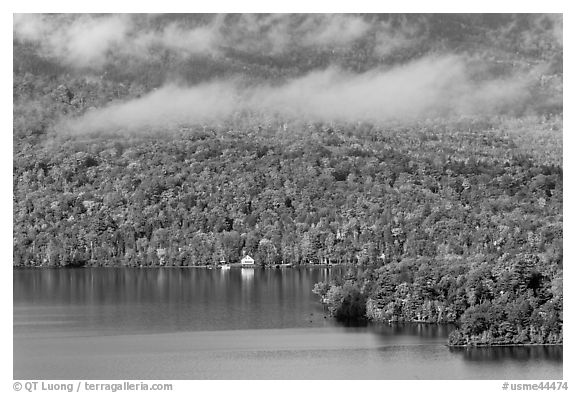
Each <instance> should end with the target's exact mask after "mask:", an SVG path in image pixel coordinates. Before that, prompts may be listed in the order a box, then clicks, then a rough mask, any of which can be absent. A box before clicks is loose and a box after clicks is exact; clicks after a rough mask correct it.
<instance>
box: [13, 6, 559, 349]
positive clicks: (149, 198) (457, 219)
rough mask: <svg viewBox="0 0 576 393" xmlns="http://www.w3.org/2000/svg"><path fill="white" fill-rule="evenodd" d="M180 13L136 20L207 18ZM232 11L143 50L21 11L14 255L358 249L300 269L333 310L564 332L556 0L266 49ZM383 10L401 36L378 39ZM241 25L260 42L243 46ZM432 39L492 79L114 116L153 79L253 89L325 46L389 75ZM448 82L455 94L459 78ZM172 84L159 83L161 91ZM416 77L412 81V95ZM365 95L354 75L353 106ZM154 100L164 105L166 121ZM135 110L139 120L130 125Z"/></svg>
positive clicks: (21, 259) (156, 259) (120, 258)
mask: <svg viewBox="0 0 576 393" xmlns="http://www.w3.org/2000/svg"><path fill="white" fill-rule="evenodd" d="M47 18H48V17H47ZM52 18H54V20H55V21H56V22H58V18H62V17H61V16H53V17H52ZM65 18H69V16H66V17H65ZM70 18H73V17H71V16H70ZM79 18H80V19H82V18H81V17H79ZM100 18H106V16H102V17H100ZM182 18H183V17H182V16H156V17H155V18H149V19H147V18H145V17H143V16H139V17H137V18H135V20H134V21H132V23H133V24H134V25H135V26H137V28H138V29H140V28H142V29H143V28H144V27H146V26H147V28H151V29H152V30H151V31H153V32H158V31H160V30H158V29H159V26H163V25H165V24H166V23H167V21H170V23H178V24H177V25H175V26H178V27H179V28H180V29H184V28H189V29H198V28H199V27H198V26H200V27H202V28H203V26H205V25H206V24H208V25H210V26H213V25H214V23H215V22H214V21H213V20H212V19H211V18H210V17H209V16H195V17H189V18H184V19H182ZM227 18H228V19H229V20H228V21H227V24H226V26H229V25H231V26H240V27H238V29H237V30H234V29H233V28H229V29H230V31H227V30H226V29H223V28H221V27H220V30H219V32H220V35H219V36H218V37H220V39H221V40H222V42H227V43H228V46H226V45H223V43H222V42H220V44H219V45H218V46H217V49H218V52H217V53H216V54H215V53H213V52H210V53H208V54H206V53H201V54H198V53H192V54H187V56H182V55H176V54H175V52H174V48H172V47H168V46H166V45H165V46H163V45H164V44H160V43H159V42H164V41H158V42H156V41H155V43H154V45H152V47H151V48H148V49H147V52H146V57H144V59H143V60H142V59H136V60H135V59H134V56H136V55H135V54H134V53H132V52H130V53H128V54H126V53H125V52H122V51H118V52H114V50H113V49H114V47H113V48H109V51H108V52H106V53H104V54H100V55H102V56H104V60H102V61H100V63H95V62H94V63H93V64H77V62H78V60H77V59H78V58H77V57H73V56H71V53H72V54H73V52H71V48H69V47H64V49H65V50H64V49H62V48H60V47H59V46H56V45H55V44H54V45H53V46H49V47H45V46H43V44H42V43H41V42H40V41H39V40H38V39H36V38H35V36H34V34H32V33H31V32H33V31H35V30H34V29H33V28H32V27H35V28H38V29H39V30H41V31H43V32H46V31H48V32H49V33H50V32H52V33H54V32H60V33H59V34H63V33H62V32H61V31H60V30H54V29H57V28H56V27H54V26H53V25H51V23H53V22H54V20H52V19H50V18H48V19H41V20H33V21H32V22H31V21H28V20H24V21H22V20H21V19H19V18H16V17H15V40H14V74H13V80H14V83H13V87H14V92H13V96H14V128H13V144H14V153H13V162H14V164H13V196H14V197H13V200H14V203H13V211H14V213H13V220H14V222H13V226H14V232H13V233H14V241H13V244H14V250H13V265H14V266H15V267H36V266H42V267H75V266H132V267H136V266H177V267H180V266H203V265H211V264H215V263H219V262H220V261H222V260H224V261H226V262H229V263H232V262H238V261H239V259H240V258H241V257H242V255H244V254H249V255H251V256H253V257H254V259H255V260H256V263H257V264H260V265H273V264H279V263H282V262H284V263H288V262H290V263H294V264H307V263H316V264H318V263H330V264H331V263H346V264H349V265H350V266H352V267H361V268H360V269H355V268H354V269H352V270H350V272H349V274H348V275H346V276H345V277H343V278H342V279H341V280H339V281H336V282H329V283H318V284H317V285H316V287H315V288H314V291H315V293H317V294H318V295H320V296H321V298H322V300H323V301H324V302H325V303H326V304H327V305H328V309H329V310H330V312H331V313H332V314H333V315H334V316H336V317H338V318H342V319H348V318H368V319H370V320H373V321H382V322H395V321H417V322H428V323H456V324H458V326H459V328H458V329H457V330H456V331H455V332H454V333H453V334H452V335H451V337H450V343H451V344H454V345H463V344H513V343H515V344H518V343H522V344H525V343H550V344H554V343H561V342H562V304H563V303H562V299H563V298H562V277H563V276H562V272H563V269H562V263H563V259H562V195H563V192H562V189H563V173H562V168H563V167H562V129H563V126H562V44H561V37H560V42H558V40H557V28H558V27H557V24H558V23H560V24H561V20H560V22H558V21H557V20H556V19H554V18H548V17H543V16H537V15H532V16H527V15H507V16H497V15H492V16H483V15H476V16H469V15H450V16H448V15H412V16H399V15H397V16H375V15H369V16H357V18H359V19H358V21H355V22H354V23H356V24H353V25H352V26H353V27H356V30H358V31H360V30H361V29H360V27H357V26H364V25H362V24H361V23H364V24H366V26H373V25H378V26H384V27H382V28H379V29H380V30H374V31H373V30H369V29H370V28H369V27H365V30H362V31H363V33H362V34H363V35H360V36H358V37H357V38H355V39H354V40H351V41H342V38H341V36H338V37H340V38H338V40H336V41H334V42H327V41H326V39H324V41H321V42H320V43H318V42H317V39H316V41H311V42H312V43H310V44H309V45H308V46H305V47H304V44H297V43H294V42H288V44H285V47H282V48H281V49H278V48H276V47H273V46H272V41H266V40H264V39H262V40H260V41H259V38H261V37H268V36H266V35H263V34H264V33H262V31H264V32H267V31H269V30H270V29H271V26H275V25H274V23H280V22H278V20H274V21H273V22H269V21H267V20H266V19H265V18H266V17H265V16H261V19H260V20H259V19H254V20H248V22H249V23H252V24H253V25H250V26H251V27H252V29H247V28H246V27H245V25H246V23H248V22H246V21H245V20H244V19H242V17H241V16H235V15H229V16H227ZM291 18H292V19H290V18H288V19H289V20H288V22H284V19H282V23H286V25H287V26H289V28H292V29H294V31H295V33H294V34H295V35H298V34H300V35H301V36H305V35H304V34H305V33H304V30H305V29H310V28H311V27H310V26H312V24H311V22H309V21H307V20H306V18H304V17H302V16H292V17H291ZM299 18H300V19H299ZM302 18H304V19H302ZM94 20H96V21H98V20H99V19H98V18H96V17H94V19H90V20H89V22H90V23H96V22H94ZM262 20H264V22H262ZM174 21H176V22H174ZM24 22H26V23H28V24H26V25H25V27H26V28H23V27H21V26H24ZM65 22H66V23H69V24H73V23H76V22H74V19H72V20H68V19H66V21H65ZM86 23H88V22H86ZM322 23H324V22H322ZM334 23H336V22H334ZM338 23H339V24H338V26H341V24H342V23H344V22H341V21H338ZM358 23H360V25H358ZM31 26H32V27H31ZM38 26H40V27H41V28H39V27H38ZM143 26H144V27H143ZM150 26H152V27H150ZM171 26H172V25H171ZM254 26H258V28H260V29H261V31H260V30H258V31H254V30H257V29H256V28H255V27H254ZM346 26H347V25H346ZM42 29H44V30H42ZM50 29H53V30H50ZM366 29H368V30H366ZM382 29H383V30H382ZM326 30H327V31H332V30H330V29H328V28H327V29H326ZM356 30H354V31H356ZM75 31H77V30H75ZM166 31H167V30H163V32H164V36H162V37H164V38H165V37H166V34H167V33H166ZM193 31H195V30H193ZM238 31H242V32H244V33H243V34H244V35H238ZM345 31H346V30H345ZM350 31H352V30H350ZM382 31H384V32H387V34H389V37H393V38H394V40H393V41H390V42H393V43H394V45H392V46H390V47H386V50H384V49H382V43H381V42H379V41H378V39H377V37H379V36H378V34H380V33H382ZM560 31H561V26H560ZM54 34H56V33H54ZM147 34H148V35H142V36H143V37H149V36H150V34H152V33H147ZM316 34H317V36H320V37H324V36H322V34H327V33H325V32H323V31H321V32H316ZM400 35H401V37H399V36H400ZM271 36H273V35H271ZM222 37H224V38H222ZM231 37H235V39H236V40H237V41H234V40H232V38H231ZM254 37H256V38H254ZM315 37H316V36H315ZM555 37H556V38H555ZM140 40H142V39H140ZM231 40H232V41H231ZM242 40H244V41H242ZM250 40H252V41H258V42H261V47H258V48H256V49H254V48H253V46H247V45H246V46H243V45H240V44H241V43H242V42H249V41H250ZM390 40H392V38H390ZM252 41H250V42H252ZM49 42H53V41H49ZM139 42H140V41H139ZM298 42H304V41H298ZM252 44H253V42H252ZM267 45H268V46H267ZM176 49H178V47H177V48H176ZM443 53H450V54H454V53H456V54H457V55H458V56H466V62H465V65H466V70H467V71H466V78H465V79H464V77H462V79H461V80H458V81H457V82H458V88H461V86H462V85H463V84H465V83H468V84H470V86H472V87H473V90H474V91H476V90H481V89H480V87H482V86H484V85H480V84H479V83H481V82H478V80H481V81H483V80H487V79H489V80H491V81H498V83H500V84H499V85H494V84H491V85H489V86H488V87H486V88H485V89H484V90H482V91H483V92H484V93H483V95H482V96H481V97H480V96H478V97H476V98H475V99H474V101H470V103H469V105H468V106H467V107H466V110H463V109H462V110H457V111H455V110H454V109H453V106H454V104H455V103H456V102H458V101H461V98H460V96H458V97H457V99H456V100H455V101H454V100H448V99H447V100H446V105H441V106H438V105H436V104H435V103H434V104H433V105H432V104H430V103H429V101H431V102H436V101H439V98H440V97H442V98H443V97H445V96H446V94H444V93H443V94H442V95H437V96H432V98H431V100H429V101H426V102H425V104H426V106H423V107H422V108H423V109H422V110H419V111H418V113H416V114H415V113H414V112H410V111H406V109H405V108H404V107H403V106H398V107H394V108H395V113H394V116H393V115H389V116H388V115H387V116H384V117H378V116H376V117H374V115H373V114H374V113H376V112H377V113H387V112H386V111H385V110H383V111H379V112H378V111H376V112H375V111H374V108H373V107H371V106H360V108H359V109H357V108H355V111H353V112H350V113H348V112H346V111H347V108H346V107H343V108H339V109H337V111H338V112H341V113H343V115H342V116H336V118H335V119H334V120H331V118H330V115H331V113H332V112H330V111H327V110H326V109H325V108H324V107H323V108H321V109H322V110H319V111H317V112H318V115H316V113H314V114H315V116H311V115H310V116H309V112H306V110H304V111H303V112H302V113H303V115H298V116H288V115H286V113H278V112H274V111H272V110H267V109H268V108H267V107H265V108H266V110H262V107H261V106H257V108H258V110H257V111H253V110H250V109H251V108H248V109H247V108H245V107H242V108H240V109H238V110H237V108H236V107H233V110H231V111H230V113H226V114H224V115H222V114H221V113H218V114H217V116H214V117H213V118H211V119H205V118H202V119H199V120H198V121H195V120H194V119H192V120H191V119H190V116H189V115H188V113H189V110H188V109H186V111H185V112H186V113H187V115H186V116H184V117H183V116H182V114H181V113H177V114H176V115H175V116H176V117H177V118H178V119H179V121H178V122H177V123H173V122H171V121H170V120H171V119H173V118H174V117H173V116H172V115H173V114H174V113H175V112H174V111H173V109H170V110H171V112H170V111H168V112H163V113H160V114H159V115H158V116H155V117H153V118H151V117H147V116H149V113H146V112H150V111H147V110H146V109H145V110H142V111H140V112H137V113H136V115H131V117H128V119H129V120H128V121H124V117H122V116H120V114H122V115H123V114H125V113H126V108H132V107H137V105H139V103H142V102H146V100H147V97H152V96H153V95H154V94H156V93H155V92H165V91H166V90H164V88H163V86H164V85H166V84H167V83H172V84H173V83H179V84H182V85H186V86H189V85H194V84H196V83H199V82H202V81H211V80H215V79H217V78H221V77H223V76H226V75H233V77H234V78H238V75H242V78H243V82H242V83H244V85H242V86H248V87H246V89H247V90H248V89H252V87H251V86H254V85H255V84H257V83H262V82H263V81H264V82H266V83H269V84H270V86H272V87H270V88H269V89H273V88H274V86H276V85H278V84H281V83H285V82H286V81H289V80H291V78H298V77H301V76H304V79H303V80H304V81H306V79H305V78H306V77H305V75H307V74H308V73H309V72H310V71H313V70H315V69H318V68H322V67H327V66H332V65H337V66H338V67H339V68H340V69H343V70H345V71H346V72H347V73H358V74H361V73H364V72H368V73H369V72H370V70H372V69H376V68H377V67H380V68H382V69H384V70H392V71H389V73H388V74H385V75H386V77H385V78H384V79H383V80H384V81H386V82H389V80H390V78H392V77H391V76H389V75H392V76H394V75H397V74H399V73H401V72H404V71H402V70H404V69H408V70H410V68H409V67H407V68H402V69H401V71H394V70H395V68H394V67H396V66H397V65H402V64H405V63H407V62H409V61H412V60H414V59H418V58H422V57H425V56H428V55H430V54H433V55H435V56H436V55H439V54H443ZM63 56H64V57H63ZM66 56H67V57H66ZM62 59H67V60H66V61H64V60H62ZM71 59H72V60H71ZM99 59H100V58H99ZM137 60H139V61H137ZM480 63H482V66H480V65H479V64H480ZM424 64H425V65H430V64H431V65H430V67H433V65H434V63H424ZM442 64H452V63H450V62H449V63H442ZM458 64H459V63H458ZM440 68H441V67H440ZM459 69H460V68H458V67H456V68H454V70H455V72H456V71H458V70H459ZM417 70H418V72H421V71H420V69H417ZM469 70H472V71H469ZM387 72H388V71H387ZM394 72H396V74H394ZM406 72H408V71H406ZM458 72H459V71H458ZM345 75H348V74H345ZM361 75H368V74H361ZM400 75H402V74H400ZM518 75H522V81H523V84H522V85H521V86H522V92H521V93H522V94H520V93H518V94H515V95H514V99H507V100H504V99H503V98H502V94H503V93H502V91H501V90H503V89H504V90H505V89H507V88H508V89H509V90H511V87H510V86H511V85H510V84H502V83H501V82H502V80H503V79H505V78H512V79H514V78H516V79H518V78H519V77H518ZM337 76H338V77H341V75H340V74H338V75H337ZM386 78H388V79H386ZM409 79H410V78H409ZM516 79H514V80H516ZM351 80H352V81H356V79H351ZM375 80H376V81H377V82H378V83H379V81H381V80H382V79H375ZM470 81H474V84H472V82H470ZM300 83H303V82H300ZM350 83H353V82H350ZM350 83H349V84H350ZM446 83H451V82H450V81H447V82H446ZM297 86H300V85H297ZM344 86H345V87H346V88H345V89H343V91H344V92H346V93H354V92H357V89H354V88H350V87H348V85H344ZM426 86H431V85H430V84H426ZM449 86H450V87H449V93H450V94H453V93H454V92H459V93H461V92H463V91H464V90H454V87H453V86H452V85H449ZM494 86H496V87H498V86H499V87H500V88H501V89H497V88H496V87H494ZM504 86H506V87H504ZM514 86H516V85H514ZM417 90H418V89H417ZM495 90H498V91H495ZM311 91H312V90H311ZM443 91H444V90H443ZM170 92H172V93H170ZM290 92H292V90H290ZM486 92H489V93H490V95H487V94H488V93H486ZM178 94H180V93H179V91H177V90H176V91H172V90H168V93H167V94H166V95H165V98H164V100H165V101H167V103H168V105H169V106H170V107H171V108H172V107H178V105H179V104H178V102H177V101H178V97H179V96H178ZM275 94H276V96H277V95H278V94H280V93H275ZM291 94H292V93H291ZM334 94H336V95H337V94H338V92H335V93H334ZM254 95H255V96H256V97H258V95H257V94H256V93H255V94H254ZM421 95H422V92H421V91H419V90H418V98H417V97H416V96H410V97H408V102H414V105H418V103H419V102H420V105H424V104H422V101H418V99H420V98H421V97H420V96H421ZM276 96H275V95H273V94H269V95H267V96H266V98H267V99H266V100H263V101H267V102H268V101H270V102H273V99H275V98H276ZM397 96H398V95H397ZM186 97H189V96H188V95H187V96H186ZM202 97H204V96H202ZM283 97H284V96H283ZM268 98H269V100H268ZM321 98H323V97H321ZM207 99H208V98H207ZM283 99H284V98H283ZM372 99H373V97H371V96H370V94H366V95H365V96H362V95H360V96H357V97H353V100H352V101H350V104H347V105H346V106H347V107H350V106H353V105H355V103H357V102H363V101H370V100H372ZM399 99H401V97H400V98H399ZM218 102H220V101H218ZM487 102H489V103H491V104H492V105H487ZM123 103H128V104H125V105H132V107H128V106H123V107H122V106H120V105H123ZM131 103H132V104H131ZM280 103H281V104H284V103H285V101H280ZM289 104H290V105H291V102H289ZM315 104H316V103H315V102H311V104H310V105H308V104H307V106H310V107H312V108H313V109H315V108H316V107H315V106H314V105H315ZM115 105H116V106H120V108H124V109H119V110H115V109H114V108H116V107H115ZM198 105H200V104H198ZM366 105H369V104H366ZM388 105H389V106H391V105H393V103H389V104H388ZM253 106H254V105H253ZM158 107H159V103H158V102H157V101H153V105H152V107H150V108H152V109H153V110H155V109H156V108H158ZM254 107H255V106H254ZM469 107H472V108H473V109H474V110H472V111H471V110H470V108H469ZM107 108H108V109H107ZM110 108H112V109H110ZM145 108H147V107H145ZM294 108H300V107H297V106H294ZM376 109H379V108H376ZM476 110H477V111H476ZM99 111H100V112H99ZM310 113H311V112H310ZM362 113H367V114H369V116H368V118H367V120H362V116H361V115H358V114H362ZM403 113H406V114H407V116H406V119H403V118H402V114H403ZM99 114H100V115H99ZM396 115H398V116H396ZM98 116H100V117H98ZM169 116H172V117H171V118H168V117H169ZM382 116H383V115H382ZM102 118H105V119H104V120H106V121H108V123H107V122H105V121H103V120H102ZM94 119H96V120H94ZM147 119H151V120H150V121H148V120H147ZM158 119H160V123H159V124H164V123H162V122H165V124H166V126H165V127H161V128H158V125H157V123H158ZM139 122H143V123H146V124H147V126H146V127H140V126H139V127H138V128H134V127H132V125H133V124H140V123H139ZM96 123H97V124H98V125H97V126H94V124H96Z"/></svg>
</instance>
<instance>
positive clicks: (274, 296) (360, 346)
mask: <svg viewBox="0 0 576 393" xmlns="http://www.w3.org/2000/svg"><path fill="white" fill-rule="evenodd" d="M341 273H342V270H340V271H339V270H338V269H334V268H332V269H321V268H316V269H270V270H264V269H234V268H232V269H230V270H228V271H226V270H224V271H221V270H207V269H190V268H188V269H111V268H93V269H89V268H86V269H73V270H72V269H71V270H64V269H60V270H56V269H54V270H47V269H29V270H14V272H13V280H14V359H15V366H14V373H15V375H17V376H19V377H21V378H20V379H23V378H33V377H34V378H38V377H44V378H56V377H59V378H60V379H66V378H72V379H77V378H79V377H82V376H84V377H86V376H92V377H93V379H98V378H104V379H110V378H112V379H114V378H125V377H126V376H132V377H133V379H141V378H143V377H148V378H150V377H152V376H154V377H156V378H168V377H174V378H185V379H187V378H191V377H199V378H215V377H216V378H222V377H225V378H232V379H240V378H246V377H247V376H248V377H253V378H254V377H256V378H271V377H272V376H273V377H274V378H282V377H284V378H294V379H302V378H321V379H326V378H363V379H381V378H384V379H416V378H420V379H438V378H444V379H453V378H469V379H491V378H497V379H521V378H538V379H544V378H552V377H554V378H559V379H561V377H562V348H561V347H521V348H510V347H498V348H448V347H447V346H446V342H447V337H448V335H449V333H450V332H451V330H452V329H453V327H452V326H446V325H433V324H394V325H387V324H372V323H366V322H363V323H357V324H342V323H338V322H336V321H334V320H333V319H331V318H326V316H325V313H324V308H323V306H322V305H321V304H320V303H319V302H318V299H317V298H316V297H315V295H314V294H313V293H312V287H313V285H314V283H315V282H318V281H320V280H330V279H332V278H334V276H335V275H338V274H341ZM171 332H178V334H165V335H164V334H154V333H171ZM131 333H146V338H145V339H142V336H138V335H130V334H131ZM46 336H48V337H50V339H49V340H46ZM79 336H80V337H79ZM95 353H97V354H99V355H97V356H95V355H94V354H95ZM70 354H74V359H75V361H74V362H70ZM111 365H113V366H111ZM191 370H192V371H191ZM215 370H227V371H226V373H221V372H218V373H217V374H214V373H215ZM272 371H275V372H276V374H271V372H272ZM91 372H92V374H90V373H91ZM191 372H195V373H196V374H191ZM259 372H261V374H259ZM38 373H40V374H38Z"/></svg>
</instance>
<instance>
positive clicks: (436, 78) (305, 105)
mask: <svg viewBox="0 0 576 393" xmlns="http://www.w3.org/2000/svg"><path fill="white" fill-rule="evenodd" d="M531 81H532V79H531V76H530V75H517V76H514V77H510V78H507V79H495V80H484V81H477V80H474V78H472V76H471V75H470V74H469V70H468V68H467V63H466V61H465V59H464V58H462V57H458V56H444V57H429V58H425V59H420V60H418V61H415V62H412V63H410V64H407V65H404V66H398V67H394V68H392V69H389V70H372V71H369V72H366V73H362V74H352V73H349V72H345V71H342V70H340V69H338V68H328V69H326V70H323V71H317V72H313V73H310V74H308V75H306V76H304V77H301V78H295V79H293V80H291V81H288V82H286V83H285V84H282V85H279V86H272V85H267V84H260V85H251V86H247V85H245V84H242V83H241V82H239V81H217V82H211V83H207V84H201V85H197V86H192V87H188V88H184V87H177V86H175V85H168V86H165V87H163V88H160V89H158V90H155V91H153V92H151V93H149V94H148V95H146V96H144V97H142V98H138V99H135V100H131V101H127V102H123V103H117V104H112V105H109V106H107V107H104V108H101V109H96V110H93V111H91V112H89V113H87V114H86V115H84V116H83V117H80V118H78V119H75V120H72V121H69V122H68V123H67V124H65V125H61V127H62V128H66V129H68V130H73V132H82V131H88V132H98V131H109V132H115V131H122V130H132V131H133V130H155V129H156V130H163V129H167V128H173V127H178V126H185V125H193V124H201V123H205V122H211V123H214V122H220V121H225V120H227V119H230V118H231V117H232V116H234V115H236V114H238V113H239V112H242V113H245V112H249V113H253V114H261V115H273V116H280V117H282V118H285V119H298V120H304V121H318V120H320V121H322V120H324V121H343V122H356V121H373V122H377V123H378V122H386V121H392V120H395V121H396V120H400V121H408V120H416V119H420V118H424V117H429V116H446V115H475V114H484V113H493V112H497V111H499V110H501V109H502V108H506V107H517V106H520V105H522V103H524V102H525V101H526V100H527V99H529V89H528V87H529V85H530V83H531Z"/></svg>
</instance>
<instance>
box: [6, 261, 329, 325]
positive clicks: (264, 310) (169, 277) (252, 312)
mask: <svg viewBox="0 0 576 393" xmlns="http://www.w3.org/2000/svg"><path fill="white" fill-rule="evenodd" d="M333 274H338V273H337V269H330V270H328V269H268V270H265V269H234V268H233V269H230V270H227V271H226V270H224V271H221V270H207V269H194V268H192V269H191V268H188V269H115V268H86V269H26V270H14V273H13V280H14V318H15V319H14V323H15V327H16V328H18V329H24V330H33V329H39V326H40V325H41V324H42V323H44V322H54V321H55V320H58V321H62V320H65V321H68V322H66V323H67V324H68V325H70V327H71V328H74V329H87V330H94V329H97V330H99V331H103V330H104V331H121V332H123V333H133V332H134V333H137V332H144V331H149V330H152V331H181V330H214V329H217V330H218V329H250V328H284V327H304V326H305V327H313V326H325V325H326V324H327V323H329V324H335V323H334V322H333V321H330V320H326V319H324V318H323V314H322V306H321V305H320V304H319V302H318V299H317V298H316V297H315V295H314V294H313V293H312V287H313V286H314V283H315V282H317V281H320V280H322V279H326V278H328V277H330V276H331V275H333ZM311 313H313V314H314V315H313V317H312V318H311V317H310V314H311ZM310 320H312V322H310ZM33 322H35V323H33ZM44 328H45V327H44Z"/></svg>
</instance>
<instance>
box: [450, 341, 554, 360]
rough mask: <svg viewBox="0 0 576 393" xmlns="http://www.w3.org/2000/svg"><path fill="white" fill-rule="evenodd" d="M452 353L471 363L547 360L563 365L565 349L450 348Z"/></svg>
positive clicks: (530, 347) (550, 347) (548, 346)
mask: <svg viewBox="0 0 576 393" xmlns="http://www.w3.org/2000/svg"><path fill="white" fill-rule="evenodd" d="M450 352H452V353H454V354H458V355H461V356H462V358H463V359H464V360H466V361H470V362H503V361H505V360H509V359H514V360H515V361H525V362H526V361H534V360H546V361H553V362H558V363H562V357H563V355H562V354H563V348H562V346H561V345H533V346H517V347H514V346H507V347H478V348H474V347H470V348H468V347H458V348H450Z"/></svg>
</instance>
